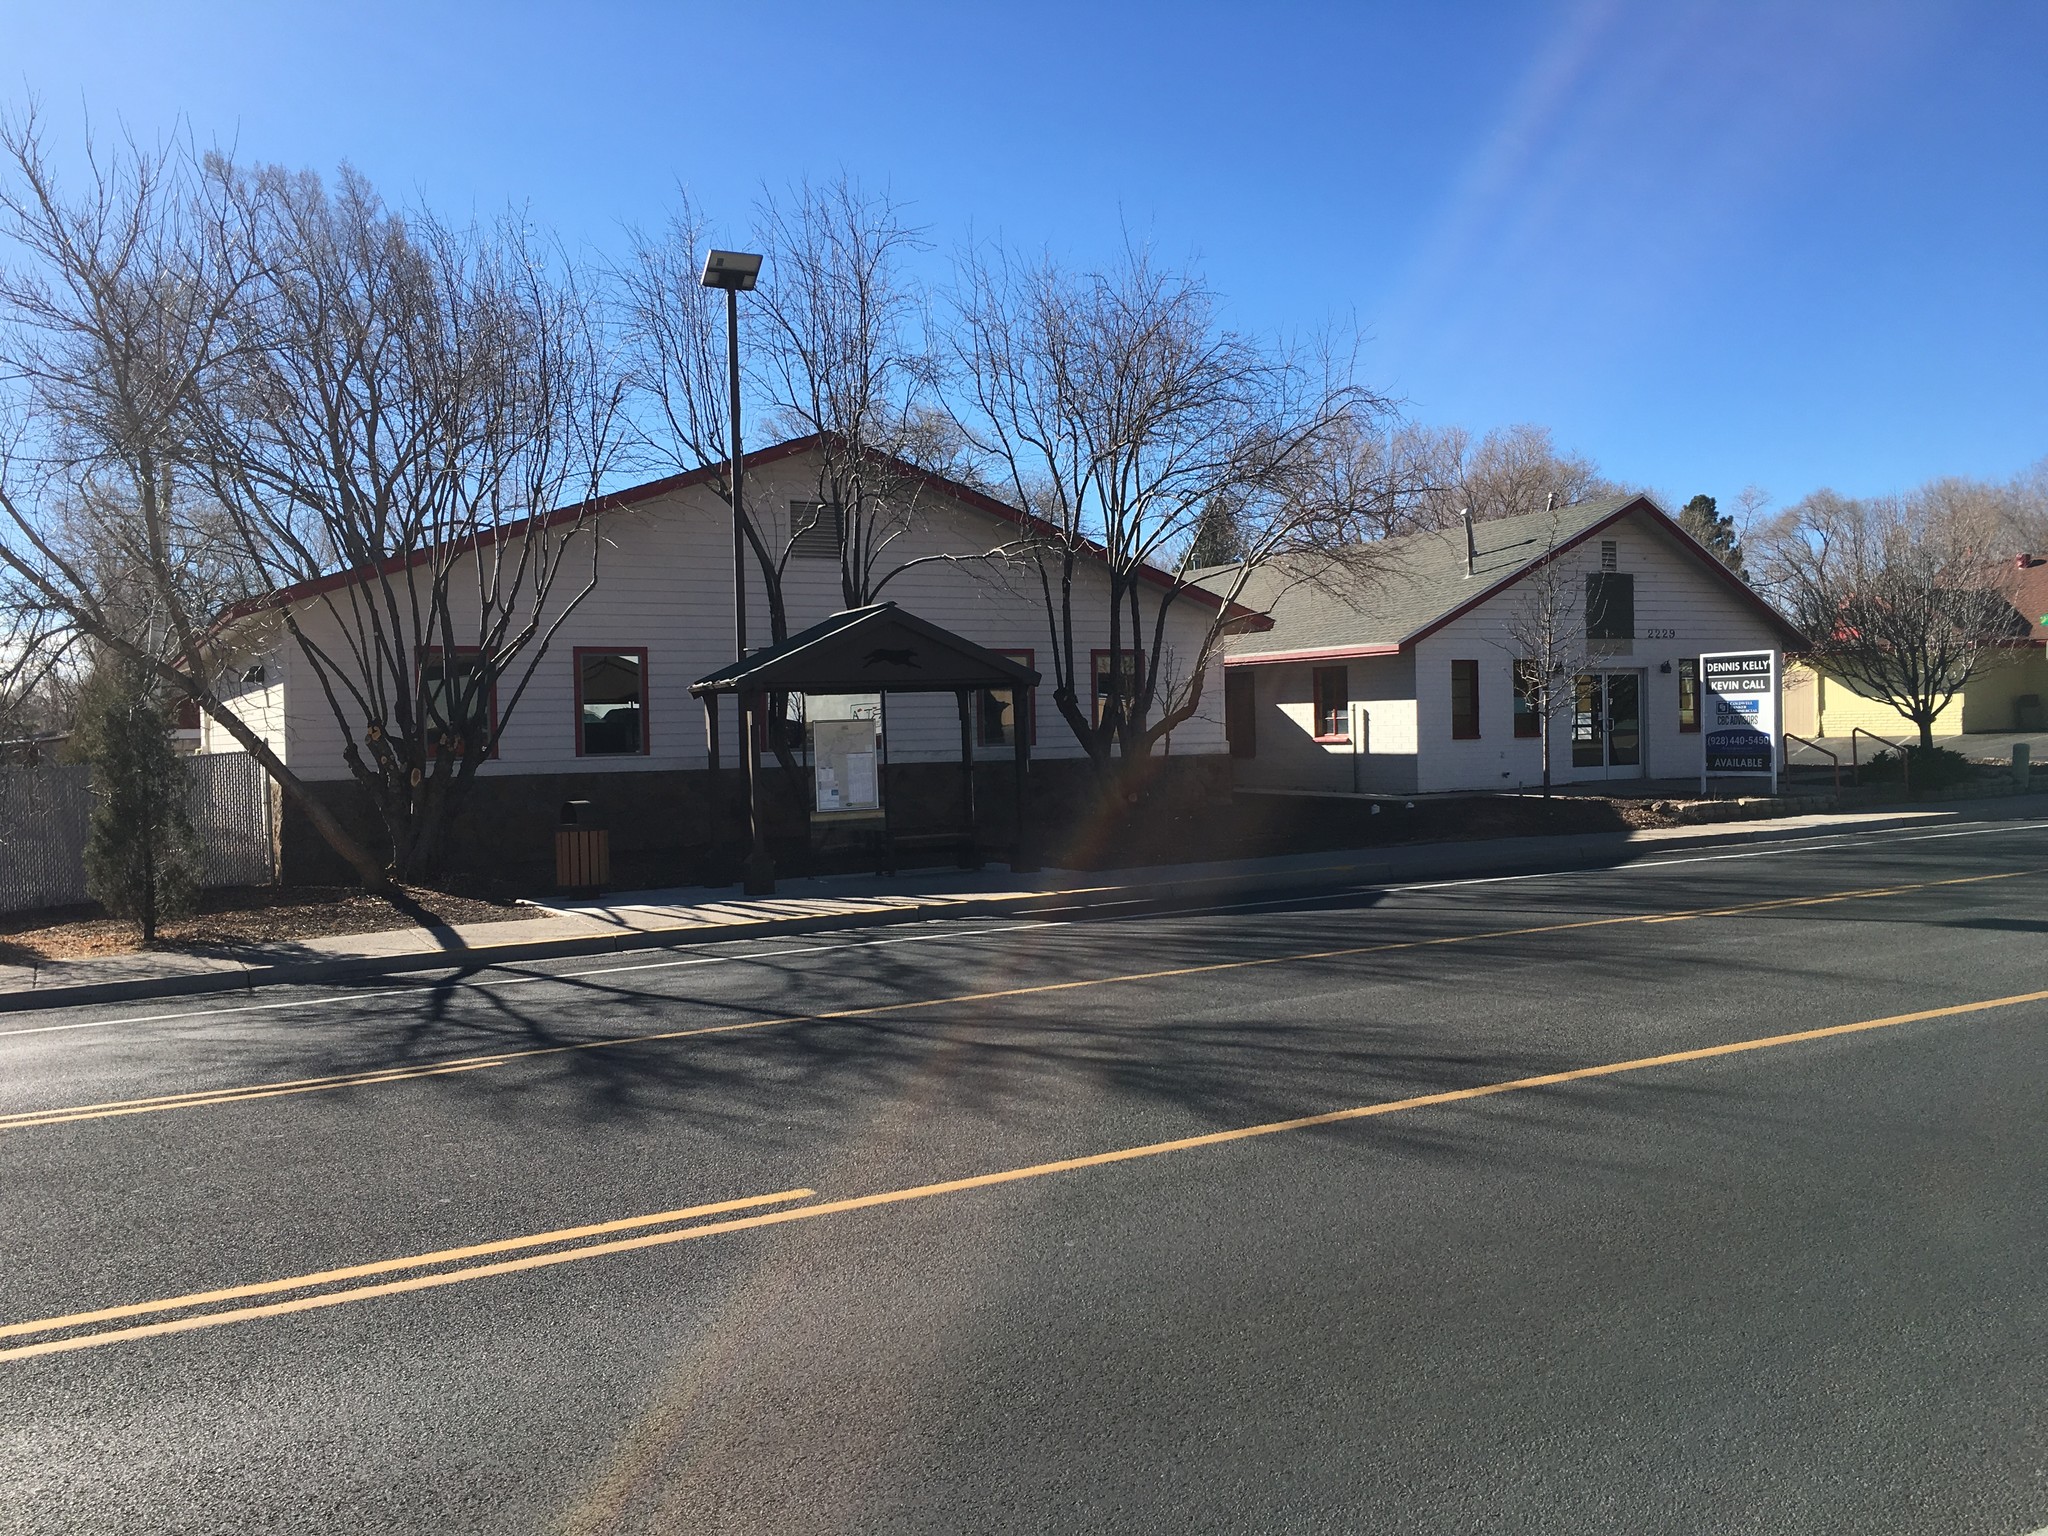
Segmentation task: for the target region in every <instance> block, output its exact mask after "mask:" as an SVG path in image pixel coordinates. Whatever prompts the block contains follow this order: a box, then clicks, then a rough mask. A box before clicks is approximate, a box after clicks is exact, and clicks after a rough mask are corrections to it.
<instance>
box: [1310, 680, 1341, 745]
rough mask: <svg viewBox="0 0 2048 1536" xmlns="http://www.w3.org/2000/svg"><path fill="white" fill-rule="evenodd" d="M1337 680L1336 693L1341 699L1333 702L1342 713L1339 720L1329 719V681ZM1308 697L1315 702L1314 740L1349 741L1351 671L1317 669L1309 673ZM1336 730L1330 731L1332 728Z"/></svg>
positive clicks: (1330, 702)
mask: <svg viewBox="0 0 2048 1536" xmlns="http://www.w3.org/2000/svg"><path fill="white" fill-rule="evenodd" d="M1333 677H1334V678H1335V679H1336V680H1337V691H1338V692H1339V693H1340V694H1341V695H1342V698H1341V699H1339V700H1337V701H1335V704H1336V707H1337V708H1338V709H1340V710H1342V711H1343V712H1344V715H1343V718H1342V719H1341V720H1333V719H1331V717H1330V709H1331V704H1332V702H1333V701H1332V700H1331V698H1330V695H1329V686H1330V680H1331V679H1332V678H1333ZM1309 696H1310V697H1311V698H1312V699H1313V700H1314V702H1315V712H1316V713H1315V722H1314V723H1315V739H1316V740H1317V741H1322V742H1340V741H1349V740H1350V739H1351V669H1350V668H1349V667H1317V668H1315V669H1314V670H1313V671H1312V672H1310V673H1309ZM1333 726H1334V727H1337V729H1332V727H1333Z"/></svg>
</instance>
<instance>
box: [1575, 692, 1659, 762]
mask: <svg viewBox="0 0 2048 1536" xmlns="http://www.w3.org/2000/svg"><path fill="white" fill-rule="evenodd" d="M1573 688H1574V693H1573V700H1572V766H1573V767H1574V768H1599V769H1605V770H1609V771H1613V770H1617V769H1618V770H1621V772H1619V773H1616V774H1615V775H1614V776H1615V777H1618V778H1620V777H1630V776H1633V775H1634V774H1638V773H1640V772H1642V767H1643V675H1642V673H1640V672H1582V673H1580V674H1579V676H1578V677H1577V678H1575V679H1574V680H1573Z"/></svg>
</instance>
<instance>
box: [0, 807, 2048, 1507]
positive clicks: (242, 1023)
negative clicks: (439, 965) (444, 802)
mask: <svg viewBox="0 0 2048 1536" xmlns="http://www.w3.org/2000/svg"><path fill="white" fill-rule="evenodd" d="M2044 882H2048V823H2023V822H2005V823H1997V824H1991V825H1984V826H1966V827H1961V828H1951V829H1949V830H1948V831H1946V832H1944V833H1943V834H1941V835H1938V836H1930V835H1928V834H1926V833H1912V834H1884V835H1870V836H1862V837H1857V838H1844V839H1837V840H1832V841H1828V842H1825V843H1818V844H1798V845H1780V846H1773V847H1767V848H1760V849H1751V850H1731V851H1728V852H1722V853H1698V852H1695V853H1690V854H1679V855H1673V856H1667V857H1664V858H1659V859H1652V860H1649V861H1647V862H1643V863H1638V864H1635V865H1631V866H1628V867H1626V868H1622V869H1617V870H1611V871H1604V872H1598V873H1585V872H1579V873H1564V874H1556V875H1546V876H1539V877H1534V878H1516V879H1496V880H1487V881H1467V882H1458V883H1453V884H1446V885H1442V886H1436V887H1415V888H1408V889H1401V890H1394V891H1355V892H1347V893H1338V894H1335V895H1327V894H1320V895H1304V896H1301V897H1298V898H1278V899H1270V900H1261V901H1259V902H1257V903H1250V904H1246V905H1243V906H1238V907H1234V908H1229V909H1223V910H1216V909H1210V910H1202V911H1185V912H1155V911H1148V910H1145V909H1124V910H1122V911H1120V912H1117V913H1111V914H1104V915H1098V916H1095V917H1092V918H1089V919H1087V920H1083V921H1075V920H1072V914H1062V913H1051V914H1045V915H1042V916H1039V917H1036V918H1020V919H1015V920H1003V921H981V922H974V921H966V922H955V923H950V924H927V925H923V926H918V927H906V928H900V929H891V930H884V931H879V932H878V931H868V932H863V933H857V934H853V933H850V934H846V935H820V936H813V937H810V938H805V939H798V940H785V941H781V942H777V941H772V940H770V941H759V942H756V943H753V944H749V945H739V944H736V945H732V946H729V947H727V948H724V949H720V950H715V951H706V950H702V949H698V950H688V951H683V950H677V951H669V952H652V953H647V954H637V955H631V956H620V957H614V958H611V959H606V960H602V961H591V960H584V961H563V962H559V963H555V964H550V965H544V966H532V967H521V968H517V969H512V970H505V971H497V972H491V973H486V974H484V975H480V976H472V977H466V978H447V979H441V980H435V979H425V980H422V979H418V978H407V979H404V980H401V981H397V982H385V983H365V984H362V985H359V986H352V987H331V988H320V989H298V990H286V989H266V990H265V991H264V992H262V993H260V994H256V995H254V996H250V995H241V996H234V997H223V998H207V999H187V1000H177V1001H167V1002H165V1003H162V1004H157V1005H151V1004H141V1005H137V1004H126V1005H120V1006H115V1007H105V1008H98V1009H81V1010H76V1011H72V1012H66V1013H44V1014H32V1015H31V1014H24V1015H14V1016H5V1017H0V1531H7V1532H54V1531H62V1532H74V1531H76V1532H86V1531H89V1532H95V1533H98V1532H130V1531H134V1532H145V1531H146V1532H173V1531H175V1532H186V1531H190V1532H216V1531H218V1532H254V1531H276V1532H292V1533H301V1532H324V1531H348V1532H387V1531H389V1532H401V1531H402V1532H414V1531H417V1532H436V1533H439V1532H451V1531H490V1532H525V1531H536V1532H539V1531H547V1532H576V1533H596V1532H612V1531H673V1532H692V1533H695V1532H726V1531H732V1532H754V1531H773V1532H776V1533H778V1536H795V1533H801V1532H813V1531H833V1532H837V1531H935V1532H957V1531H999V1530H1000V1531H1032V1532H1039V1531H1115V1532H1129V1531H1260V1532H1263V1531H1286V1532H1292V1531H1305V1532H1306V1531H1316V1532H1320V1531H1366V1532H1374V1533H1405V1532H1457V1533H1460V1536H1470V1533H1491V1532H1501V1533H1508V1532H1513V1533H1516V1536H1529V1533H1541V1532H1603V1533H1605V1532H1713V1533H1720V1532H1730V1533H1735V1532H1741V1533H1750V1532H1755V1533H1767V1532H1768V1533H1778V1532H1784V1533H1798V1536H1815V1533H1829V1532H1844V1533H1848V1532H1854V1533H1856V1536H1881V1533H1887V1532H1916V1533H1917V1532H1927V1533H1941V1536H1953V1533H1985V1536H2018V1533H2021V1532H2027V1531H2032V1530H2034V1529H2036V1528H2037V1527H2041V1526H2043V1525H2048V1370H2044V1365H2048V1201H2044V1197H2043V1188H2044V1181H2048V1117H2044V1113H2043V1111H2044V1108H2048V965H2044V964H2043V961H2042V945H2043V935H2044V930H2048V919H2044V916H2043V912H2042V905H2043V904H2042V890H2043V885H2044ZM1726 1047H1735V1048H1734V1049H1724V1048H1726ZM707 1206H709V1207H719V1208H718V1209H712V1210H704V1209H702V1208H703V1207H707ZM692 1212H694V1213H695V1214H678V1213H692ZM593 1229H596V1230H593Z"/></svg>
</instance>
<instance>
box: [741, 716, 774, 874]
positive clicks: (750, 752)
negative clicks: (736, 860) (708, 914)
mask: <svg viewBox="0 0 2048 1536" xmlns="http://www.w3.org/2000/svg"><path fill="white" fill-rule="evenodd" d="M740 697H741V698H742V699H743V700H744V701H745V702H744V705H743V707H742V709H741V712H740V716H741V718H740V760H741V761H742V762H743V763H745V764H746V767H747V776H746V785H747V838H748V848H747V873H746V880H745V885H744V889H745V890H746V893H747V894H748V895H749V896H773V895H774V894H775V861H774V860H773V859H771V858H770V857H769V856H768V841H767V837H766V835H765V832H764V829H763V828H762V826H761V742H760V733H761V732H762V731H764V730H765V729H767V722H766V720H764V719H763V718H762V714H761V703H762V696H761V695H760V694H759V693H745V694H742V695H741V696H740Z"/></svg>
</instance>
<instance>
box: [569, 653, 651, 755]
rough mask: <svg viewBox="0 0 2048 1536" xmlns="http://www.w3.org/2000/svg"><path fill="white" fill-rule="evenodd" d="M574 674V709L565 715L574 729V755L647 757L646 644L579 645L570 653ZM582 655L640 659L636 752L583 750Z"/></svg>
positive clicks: (649, 689)
mask: <svg viewBox="0 0 2048 1536" xmlns="http://www.w3.org/2000/svg"><path fill="white" fill-rule="evenodd" d="M569 655H570V662H569V664H570V666H572V667H573V668H574V669H575V674H576V689H575V692H576V712H575V713H574V714H572V715H571V716H570V717H569V718H570V720H571V721H572V722H573V724H574V726H575V730H576V755H577V756H578V757H647V756H649V755H650V754H651V753H652V752H653V751H654V731H653V729H652V726H653V714H654V711H653V710H652V709H651V708H650V705H651V704H652V703H653V693H654V690H653V688H652V687H651V686H650V684H649V683H648V680H647V647H646V646H644V645H579V646H576V647H575V648H574V649H573V650H572V651H571V652H570V653H569ZM586 656H638V657H639V658H640V750H639V751H638V752H586V751H584V750H583V658H584V657H586Z"/></svg>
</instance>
